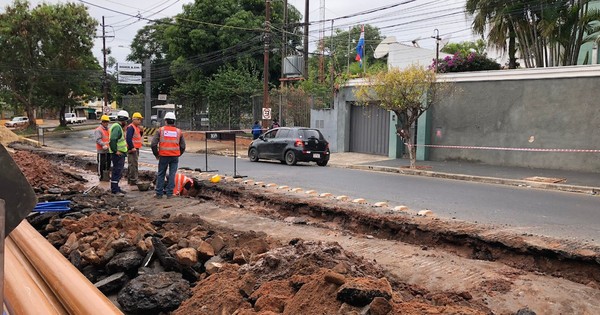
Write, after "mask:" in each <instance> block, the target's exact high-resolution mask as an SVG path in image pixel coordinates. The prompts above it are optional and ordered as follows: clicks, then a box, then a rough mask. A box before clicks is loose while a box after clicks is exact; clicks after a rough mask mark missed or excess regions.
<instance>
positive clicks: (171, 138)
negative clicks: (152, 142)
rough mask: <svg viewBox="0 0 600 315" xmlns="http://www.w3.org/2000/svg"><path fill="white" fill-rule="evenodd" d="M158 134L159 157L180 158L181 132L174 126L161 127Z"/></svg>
mask: <svg viewBox="0 0 600 315" xmlns="http://www.w3.org/2000/svg"><path fill="white" fill-rule="evenodd" d="M158 132H159V142H158V155H159V156H180V155H181V151H180V150H179V138H181V130H179V129H178V128H176V127H173V126H164V127H161V128H160V129H159V130H158Z"/></svg>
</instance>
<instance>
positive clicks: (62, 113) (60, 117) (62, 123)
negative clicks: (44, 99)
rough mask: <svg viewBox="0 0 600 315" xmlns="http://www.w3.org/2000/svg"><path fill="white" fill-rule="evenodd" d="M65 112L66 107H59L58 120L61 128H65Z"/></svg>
mask: <svg viewBox="0 0 600 315" xmlns="http://www.w3.org/2000/svg"><path fill="white" fill-rule="evenodd" d="M65 111H66V106H65V105H62V106H61V107H60V113H59V114H58V120H59V121H60V126H61V127H66V126H67V120H66V119H65Z"/></svg>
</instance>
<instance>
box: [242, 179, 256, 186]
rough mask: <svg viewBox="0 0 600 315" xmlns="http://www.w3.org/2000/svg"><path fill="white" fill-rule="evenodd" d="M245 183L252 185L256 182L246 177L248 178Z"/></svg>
mask: <svg viewBox="0 0 600 315" xmlns="http://www.w3.org/2000/svg"><path fill="white" fill-rule="evenodd" d="M244 184H246V185H252V184H254V181H253V180H251V179H246V180H245V181H244Z"/></svg>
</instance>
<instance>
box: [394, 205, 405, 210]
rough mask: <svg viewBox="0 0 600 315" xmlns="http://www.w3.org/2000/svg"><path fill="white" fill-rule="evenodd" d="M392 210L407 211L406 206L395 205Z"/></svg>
mask: <svg viewBox="0 0 600 315" xmlns="http://www.w3.org/2000/svg"><path fill="white" fill-rule="evenodd" d="M394 211H408V207H407V206H396V207H394Z"/></svg>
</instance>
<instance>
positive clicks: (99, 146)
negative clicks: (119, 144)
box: [96, 126, 110, 150]
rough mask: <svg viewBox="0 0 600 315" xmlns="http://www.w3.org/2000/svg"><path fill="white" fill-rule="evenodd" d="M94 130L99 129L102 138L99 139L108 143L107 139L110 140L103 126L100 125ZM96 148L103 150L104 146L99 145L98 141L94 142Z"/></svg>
mask: <svg viewBox="0 0 600 315" xmlns="http://www.w3.org/2000/svg"><path fill="white" fill-rule="evenodd" d="M96 130H99V131H100V132H101V133H102V139H100V141H101V142H102V143H103V144H105V145H108V141H109V140H110V139H109V134H108V130H107V129H104V127H102V126H98V128H96ZM96 150H104V148H102V146H101V145H99V144H98V142H96Z"/></svg>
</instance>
